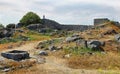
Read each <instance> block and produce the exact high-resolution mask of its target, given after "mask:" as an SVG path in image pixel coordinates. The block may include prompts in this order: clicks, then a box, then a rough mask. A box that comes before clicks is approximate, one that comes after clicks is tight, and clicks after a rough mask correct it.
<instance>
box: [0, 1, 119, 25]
mask: <svg viewBox="0 0 120 74" xmlns="http://www.w3.org/2000/svg"><path fill="white" fill-rule="evenodd" d="M29 11H33V12H35V13H37V14H38V15H39V16H40V17H41V18H42V16H43V15H45V16H46V18H48V19H52V20H55V21H57V22H59V23H61V24H83V25H91V24H93V19H94V18H110V19H111V20H116V21H119V19H120V0H1V1H0V23H2V24H4V25H7V24H9V23H18V22H19V20H20V19H21V18H22V16H23V15H24V14H26V13H27V12H29Z"/></svg>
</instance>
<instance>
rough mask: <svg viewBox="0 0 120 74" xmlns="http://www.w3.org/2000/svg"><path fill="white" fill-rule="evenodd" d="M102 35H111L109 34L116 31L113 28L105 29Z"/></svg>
mask: <svg viewBox="0 0 120 74" xmlns="http://www.w3.org/2000/svg"><path fill="white" fill-rule="evenodd" d="M103 34H104V35H111V34H117V32H116V31H115V30H113V29H110V30H107V31H105V32H104V33H103Z"/></svg>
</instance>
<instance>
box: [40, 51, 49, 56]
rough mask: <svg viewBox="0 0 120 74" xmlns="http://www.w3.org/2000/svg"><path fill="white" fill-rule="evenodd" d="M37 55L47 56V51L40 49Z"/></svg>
mask: <svg viewBox="0 0 120 74" xmlns="http://www.w3.org/2000/svg"><path fill="white" fill-rule="evenodd" d="M39 55H41V56H47V55H48V53H47V52H46V51H43V50H42V51H40V52H39Z"/></svg>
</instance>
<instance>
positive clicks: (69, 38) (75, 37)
mask: <svg viewBox="0 0 120 74" xmlns="http://www.w3.org/2000/svg"><path fill="white" fill-rule="evenodd" d="M80 39H83V38H81V37H80V36H79V35H73V36H71V37H67V38H66V40H65V41H66V42H74V41H77V40H80Z"/></svg>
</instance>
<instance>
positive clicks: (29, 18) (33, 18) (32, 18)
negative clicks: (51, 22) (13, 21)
mask: <svg viewBox="0 0 120 74" xmlns="http://www.w3.org/2000/svg"><path fill="white" fill-rule="evenodd" d="M20 23H22V24H23V26H28V25H29V24H37V23H41V19H40V17H39V16H38V15H37V14H36V13H34V12H28V13H27V14H26V15H24V16H23V17H22V19H21V20H20Z"/></svg>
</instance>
